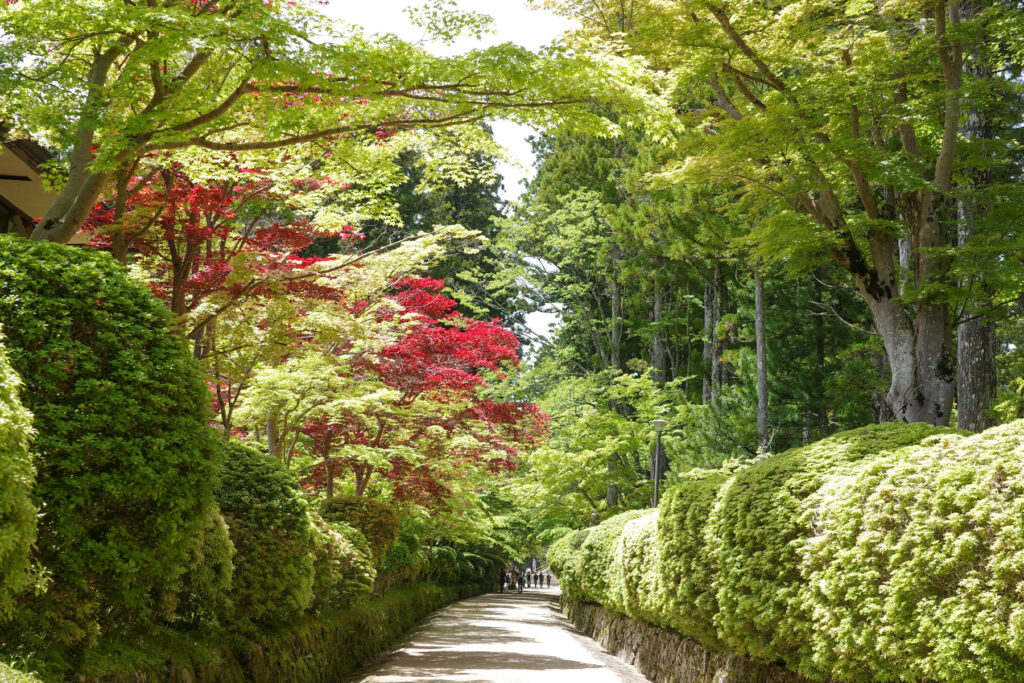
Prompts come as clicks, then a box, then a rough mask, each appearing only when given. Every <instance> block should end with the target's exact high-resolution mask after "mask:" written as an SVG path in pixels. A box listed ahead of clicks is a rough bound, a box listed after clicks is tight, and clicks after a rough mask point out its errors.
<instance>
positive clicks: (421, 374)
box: [304, 279, 548, 506]
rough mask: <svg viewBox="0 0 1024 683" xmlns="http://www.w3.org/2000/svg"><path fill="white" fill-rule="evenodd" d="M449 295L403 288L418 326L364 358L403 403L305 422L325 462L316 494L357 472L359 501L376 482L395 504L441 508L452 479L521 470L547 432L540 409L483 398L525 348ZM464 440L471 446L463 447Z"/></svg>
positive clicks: (317, 469) (360, 369) (366, 369)
mask: <svg viewBox="0 0 1024 683" xmlns="http://www.w3.org/2000/svg"><path fill="white" fill-rule="evenodd" d="M443 287H444V281H442V280H433V279H411V280H404V281H402V282H399V283H398V284H397V285H396V292H395V293H394V294H393V295H392V296H391V297H390V298H391V299H392V300H394V301H395V302H396V303H398V304H400V305H401V307H402V313H401V314H400V315H403V316H406V317H411V318H412V324H411V326H410V327H409V329H408V330H407V331H406V333H405V334H404V335H403V336H402V338H401V339H400V340H399V341H397V342H396V343H394V344H391V345H389V346H387V347H385V348H384V349H383V350H382V351H381V352H380V353H379V354H374V355H373V356H365V357H362V358H361V359H359V361H358V363H357V365H356V368H355V372H356V373H361V374H362V376H364V377H365V378H366V379H373V380H376V381H379V382H381V383H383V384H384V385H386V386H388V387H390V388H392V389H394V390H396V391H397V393H396V396H397V398H395V399H394V400H391V401H387V402H382V403H379V404H377V405H376V406H374V407H372V408H370V409H369V410H364V411H361V412H359V413H353V412H345V411H341V412H338V413H335V414H332V415H330V416H328V417H321V418H319V419H316V420H313V421H310V422H308V423H307V424H306V426H305V429H304V432H305V433H306V434H307V436H309V437H310V439H311V444H312V451H313V453H314V455H316V456H317V458H318V464H317V465H315V466H314V467H313V468H312V470H311V473H310V475H309V476H308V478H307V479H306V484H307V486H308V487H309V488H311V489H320V490H325V491H327V493H328V494H329V495H330V494H331V493H333V488H334V480H335V477H336V476H337V475H338V474H340V473H343V472H348V473H350V474H351V475H352V476H353V478H354V483H355V493H356V495H363V494H364V493H365V492H366V490H367V487H368V485H369V484H370V482H371V481H372V480H373V478H374V476H375V475H377V476H380V477H383V478H384V479H386V480H387V481H388V482H389V483H390V484H391V488H392V491H393V497H394V498H395V499H396V500H399V501H411V502H416V503H419V504H423V505H430V506H440V505H443V504H444V500H445V498H446V497H447V496H448V494H449V493H450V491H451V489H450V485H451V483H452V481H451V478H452V477H459V476H462V475H463V474H464V473H468V472H469V471H474V470H477V469H479V468H484V469H486V470H489V471H492V472H498V471H502V470H511V469H514V468H515V458H516V455H517V452H518V450H519V449H520V448H523V447H528V446H530V445H532V444H534V443H536V442H537V441H538V440H539V439H540V438H542V437H543V435H544V434H545V433H546V430H547V422H548V418H547V416H546V415H544V414H543V413H542V412H541V411H540V410H539V409H538V408H537V406H536V405H535V404H532V403H523V402H516V401H496V400H493V399H491V398H487V397H486V396H485V395H484V390H485V389H486V388H487V386H488V384H487V379H486V374H487V373H489V372H490V373H495V374H496V376H498V377H502V376H503V369H504V368H507V367H509V366H514V365H516V364H518V362H519V340H518V339H517V338H516V336H515V335H514V334H513V333H512V332H511V331H509V330H507V329H505V328H504V327H503V326H502V325H501V324H500V323H499V322H498V321H497V320H492V321H480V320H472V319H470V318H467V317H466V316H464V315H463V314H461V313H459V312H458V311H456V310H455V307H456V302H455V301H454V300H453V299H450V298H449V297H447V296H445V295H444V294H442V293H441V290H442V289H443ZM379 315H384V316H394V315H396V313H394V312H393V311H390V310H389V311H388V312H386V313H381V314H379ZM455 436H461V437H468V438H463V439H459V440H458V441H457V442H455V441H453V437H455ZM456 443H457V444H458V445H455V444H456ZM352 446H360V447H370V448H375V449H381V452H382V453H386V452H389V449H395V448H396V447H406V448H408V449H410V450H412V451H414V452H415V453H416V454H417V459H416V460H415V461H411V460H410V459H408V458H406V457H403V456H401V455H387V456H386V457H385V458H384V461H385V462H386V465H383V466H381V465H380V464H374V463H371V462H368V461H367V460H366V459H365V458H357V457H350V456H347V455H346V454H345V451H346V447H352Z"/></svg>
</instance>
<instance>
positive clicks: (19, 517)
mask: <svg viewBox="0 0 1024 683" xmlns="http://www.w3.org/2000/svg"><path fill="white" fill-rule="evenodd" d="M2 342H3V337H2V336H0V619H2V618H4V617H9V616H10V614H11V610H12V606H13V598H14V596H15V595H17V594H18V593H19V592H21V591H22V590H23V589H24V588H25V587H26V585H27V584H28V582H29V551H30V550H31V548H32V542H33V541H34V540H35V537H36V508H35V506H34V505H32V502H31V500H29V492H30V491H31V489H32V482H33V480H34V477H35V470H34V468H33V465H32V456H31V454H30V453H29V448H28V446H29V439H30V437H31V436H32V415H31V413H29V412H28V411H27V410H25V408H24V406H22V404H21V401H20V400H19V398H18V390H19V389H20V388H21V379H20V378H19V377H18V375H16V374H15V373H14V370H12V369H11V366H10V364H8V362H7V354H6V352H5V351H4V347H3V346H2Z"/></svg>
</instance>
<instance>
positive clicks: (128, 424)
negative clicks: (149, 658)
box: [0, 235, 219, 644]
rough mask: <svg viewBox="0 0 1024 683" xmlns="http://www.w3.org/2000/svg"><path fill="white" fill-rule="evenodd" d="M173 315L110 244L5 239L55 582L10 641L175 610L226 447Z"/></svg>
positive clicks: (22, 616) (1, 309) (12, 314)
mask: <svg viewBox="0 0 1024 683" xmlns="http://www.w3.org/2000/svg"><path fill="white" fill-rule="evenodd" d="M169 320H170V314H169V313H168V311H167V309H166V307H165V306H163V304H161V303H160V302H159V301H157V300H156V299H154V298H153V296H152V295H151V294H150V293H149V291H148V290H147V289H146V288H145V287H143V286H142V285H140V284H138V283H136V282H134V281H133V280H132V279H131V278H130V277H129V276H128V275H127V273H126V272H125V271H124V269H123V268H122V267H121V266H120V265H119V264H118V263H117V262H115V261H114V259H112V258H111V257H110V256H109V255H107V254H102V253H99V252H96V251H92V250H89V249H80V248H73V247H66V246H61V245H56V244H50V243H46V242H32V241H29V240H27V239H23V238H19V237H13V236H10V235H0V324H2V325H3V328H4V333H5V335H6V337H7V339H6V347H7V351H8V354H9V359H10V364H11V366H12V367H13V369H14V371H15V372H17V374H18V375H20V376H21V379H22V381H23V382H24V386H23V390H22V392H21V399H22V401H23V402H24V404H25V406H26V407H27V408H28V409H29V410H31V411H32V413H33V415H34V426H35V429H36V438H35V440H34V441H33V450H34V451H35V453H36V456H37V458H36V468H37V477H36V485H35V487H34V489H33V493H32V497H33V500H34V502H35V503H36V505H37V506H38V507H39V509H40V512H41V513H42V515H41V516H40V518H39V524H38V538H37V543H36V546H35V548H36V549H35V551H34V553H33V555H34V558H35V559H36V560H38V561H39V563H40V564H41V565H42V567H43V568H45V570H46V571H47V573H48V579H49V588H48V590H47V592H46V593H45V594H44V595H42V596H34V595H25V596H23V597H22V598H20V600H21V601H22V603H21V605H22V606H21V608H20V609H18V610H16V612H17V617H16V620H15V622H12V623H11V625H9V626H6V627H3V628H4V630H5V632H6V633H5V637H7V638H10V639H19V640H24V641H35V642H38V643H51V642H53V641H54V640H59V641H61V642H63V643H67V644H74V643H88V642H90V641H94V640H95V638H96V637H97V636H98V635H99V633H100V632H101V631H102V630H103V629H106V628H123V627H124V625H125V624H133V625H145V624H147V623H153V622H155V621H158V620H159V619H160V618H164V617H167V616H168V615H169V614H170V613H171V612H172V611H173V609H174V607H175V601H174V600H165V599H164V598H165V597H166V596H167V595H170V594H172V591H173V587H174V586H175V585H176V584H177V583H178V582H179V580H180V579H181V576H182V574H183V573H184V572H185V570H186V560H187V557H188V555H189V553H190V552H191V551H192V548H193V546H194V539H195V538H196V536H197V535H199V534H200V532H201V530H202V527H203V525H204V524H205V522H206V519H207V515H206V513H207V510H208V509H209V506H210V504H211V502H212V494H213V485H214V479H215V477H214V474H215V470H216V464H217V458H218V455H219V449H218V448H217V446H216V443H217V437H216V435H215V434H214V433H213V431H212V430H211V429H210V427H209V417H210V413H209V403H210V397H209V394H208V392H207V389H206V386H205V384H204V381H203V378H202V375H201V373H200V371H199V368H198V366H197V365H196V363H195V361H194V360H193V358H192V354H191V353H190V351H189V349H188V348H187V347H186V344H185V342H184V340H182V339H180V338H178V337H176V336H174V335H173V334H172V333H171V330H170V328H169ZM8 642H10V641H8Z"/></svg>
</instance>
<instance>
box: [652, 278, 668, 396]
mask: <svg viewBox="0 0 1024 683" xmlns="http://www.w3.org/2000/svg"><path fill="white" fill-rule="evenodd" d="M651 303H652V305H651V323H652V326H653V328H654V329H653V332H652V334H651V348H650V352H651V371H652V375H653V377H654V381H655V382H658V383H662V382H665V381H666V380H667V379H668V378H667V374H668V372H667V370H668V363H667V355H668V353H667V349H666V346H665V331H664V329H662V326H661V322H662V317H663V315H664V308H665V292H664V290H663V289H662V287H661V285H660V284H655V286H654V300H653V301H652V302H651Z"/></svg>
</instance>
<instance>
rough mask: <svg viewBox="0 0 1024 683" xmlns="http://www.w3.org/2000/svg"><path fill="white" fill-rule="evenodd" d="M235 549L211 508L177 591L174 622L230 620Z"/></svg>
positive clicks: (217, 513) (215, 509)
mask: <svg viewBox="0 0 1024 683" xmlns="http://www.w3.org/2000/svg"><path fill="white" fill-rule="evenodd" d="M234 555H235V546H234V544H233V543H232V542H231V532H230V530H229V529H228V525H227V522H225V521H224V516H223V515H222V514H221V513H220V508H218V507H217V506H216V505H215V504H214V505H211V506H210V508H209V510H207V513H206V523H205V525H204V526H203V529H202V531H201V532H200V534H199V536H198V537H196V541H195V544H194V546H193V550H192V556H191V558H190V560H189V562H188V565H189V570H188V571H186V572H185V574H184V576H183V577H182V582H181V586H180V588H179V591H178V598H177V599H178V606H177V609H176V610H175V620H176V621H179V622H183V623H186V624H190V625H193V626H196V625H199V624H201V623H216V622H217V621H219V620H221V619H223V618H226V617H230V615H231V610H232V605H231V579H232V576H233V574H234V564H233V561H232V560H233V558H234Z"/></svg>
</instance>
